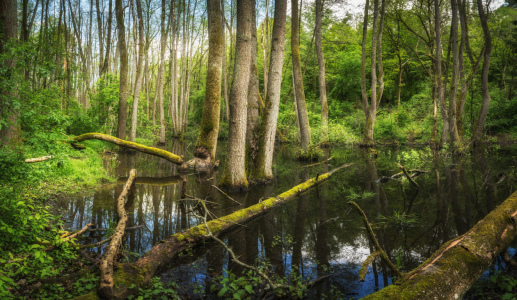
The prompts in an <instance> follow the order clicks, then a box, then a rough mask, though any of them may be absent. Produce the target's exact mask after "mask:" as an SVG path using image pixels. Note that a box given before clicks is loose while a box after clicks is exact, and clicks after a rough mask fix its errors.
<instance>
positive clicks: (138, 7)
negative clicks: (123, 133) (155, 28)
mask: <svg viewBox="0 0 517 300" xmlns="http://www.w3.org/2000/svg"><path fill="white" fill-rule="evenodd" d="M136 10H137V14H138V58H137V59H138V61H137V66H136V82H135V89H134V93H133V109H132V110H131V130H130V131H129V140H130V141H131V142H134V141H135V139H136V127H137V120H138V100H139V96H140V90H141V88H142V77H143V75H144V72H143V69H142V66H143V62H144V48H145V46H144V20H143V15H142V4H141V1H140V0H136Z"/></svg>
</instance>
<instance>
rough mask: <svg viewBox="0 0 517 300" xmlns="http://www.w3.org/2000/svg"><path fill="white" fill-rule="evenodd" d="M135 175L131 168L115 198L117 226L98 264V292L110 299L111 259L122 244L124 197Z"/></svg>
mask: <svg viewBox="0 0 517 300" xmlns="http://www.w3.org/2000/svg"><path fill="white" fill-rule="evenodd" d="M135 177H136V170H135V169H132V170H131V171H130V172H129V179H128V180H127V182H126V185H125V186H124V189H123V190H122V193H121V194H120V196H119V197H118V199H117V214H118V217H119V221H118V224H117V227H116V228H115V232H114V233H113V235H112V236H111V243H110V244H109V246H108V250H106V253H105V254H104V256H103V257H102V259H101V261H100V265H99V271H100V275H101V276H100V277H101V281H100V287H99V293H100V294H101V295H102V296H103V297H105V298H108V299H112V298H113V296H114V295H113V285H114V280H113V261H114V260H115V255H116V254H117V250H118V248H119V247H120V246H121V245H122V237H123V236H124V232H125V229H126V222H127V215H126V210H125V209H124V203H125V198H126V196H127V194H128V193H129V189H130V188H131V185H132V184H133V180H135Z"/></svg>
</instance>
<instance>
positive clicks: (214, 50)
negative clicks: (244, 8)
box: [194, 0, 224, 165]
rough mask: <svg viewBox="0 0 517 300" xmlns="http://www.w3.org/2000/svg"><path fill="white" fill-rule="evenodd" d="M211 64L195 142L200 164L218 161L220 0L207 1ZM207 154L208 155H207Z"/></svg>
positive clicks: (221, 47) (195, 152) (221, 57)
mask: <svg viewBox="0 0 517 300" xmlns="http://www.w3.org/2000/svg"><path fill="white" fill-rule="evenodd" d="M207 13H208V66H207V72H206V89H205V102H204V106H203V118H202V119H201V128H200V130H199V135H198V138H197V142H196V149H195V151H194V157H196V158H197V159H198V160H199V162H198V163H197V164H199V165H200V164H201V163H202V162H204V163H205V165H210V164H211V163H212V162H213V161H215V153H216V150H217V136H218V134H219V118H220V110H221V104H220V98H221V75H222V74H221V71H222V69H223V59H224V58H223V54H224V53H223V27H222V26H223V22H222V13H221V1H220V0H208V2H207ZM206 154H208V157H207V156H206Z"/></svg>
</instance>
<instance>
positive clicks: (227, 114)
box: [221, 0, 230, 122]
mask: <svg viewBox="0 0 517 300" xmlns="http://www.w3.org/2000/svg"><path fill="white" fill-rule="evenodd" d="M221 17H222V18H224V0H222V1H221ZM221 27H222V33H223V97H224V111H225V114H224V117H225V119H226V122H228V121H229V119H230V109H229V105H228V78H227V76H226V29H225V28H224V22H222V23H221Z"/></svg>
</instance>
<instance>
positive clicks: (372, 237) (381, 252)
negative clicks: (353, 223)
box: [348, 201, 403, 278]
mask: <svg viewBox="0 0 517 300" xmlns="http://www.w3.org/2000/svg"><path fill="white" fill-rule="evenodd" d="M348 204H350V205H352V206H353V207H354V208H355V209H356V210H357V211H358V212H359V214H360V215H361V216H362V217H363V221H364V226H365V227H366V231H367V232H368V235H369V236H370V240H371V241H372V242H373V244H374V246H375V249H377V252H379V255H380V256H381V257H382V259H383V260H384V262H385V263H386V264H387V265H388V267H389V268H390V269H391V270H392V271H393V272H394V273H395V274H396V275H397V277H399V278H400V277H402V276H403V274H402V272H400V270H399V269H398V268H397V267H396V266H395V265H394V264H393V262H391V260H390V258H389V257H388V255H387V254H386V252H384V249H382V247H381V245H380V244H379V241H377V238H376V237H375V234H374V233H373V229H372V226H370V222H368V218H367V217H366V214H365V213H364V211H363V210H362V209H361V207H359V205H357V203H355V202H354V201H350V202H348ZM372 255H373V254H372ZM368 259H370V258H368ZM368 259H366V261H368ZM372 260H373V258H372ZM366 261H365V263H366ZM361 268H362V267H361Z"/></svg>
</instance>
